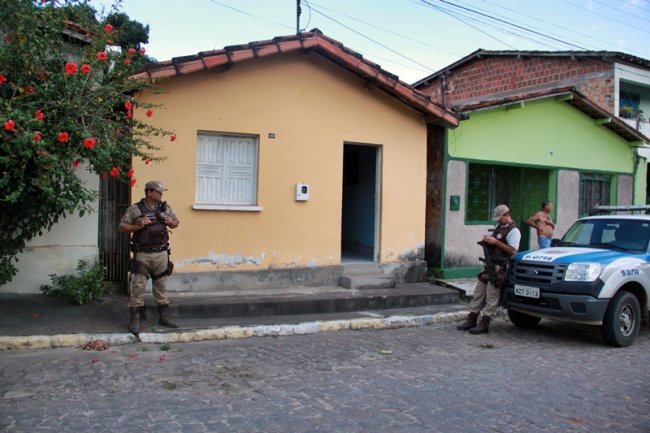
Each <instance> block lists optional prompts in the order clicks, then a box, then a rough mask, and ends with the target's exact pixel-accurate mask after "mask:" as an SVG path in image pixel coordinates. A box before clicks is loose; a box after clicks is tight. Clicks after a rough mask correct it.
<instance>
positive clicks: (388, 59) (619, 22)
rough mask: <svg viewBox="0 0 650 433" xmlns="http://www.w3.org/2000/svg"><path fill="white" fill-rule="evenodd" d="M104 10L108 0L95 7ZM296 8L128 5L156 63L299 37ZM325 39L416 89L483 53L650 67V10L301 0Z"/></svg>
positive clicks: (238, 3) (289, 2)
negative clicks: (605, 58) (594, 58)
mask: <svg viewBox="0 0 650 433" xmlns="http://www.w3.org/2000/svg"><path fill="white" fill-rule="evenodd" d="M90 3H91V4H92V5H93V6H95V7H96V8H97V9H99V10H101V9H102V7H104V6H106V5H110V4H112V1H110V0H91V1H90ZM296 3H297V0H122V3H121V11H122V12H125V13H127V14H128V15H129V17H130V18H131V19H134V20H136V21H139V22H141V23H143V24H148V25H149V26H150V30H149V43H148V44H147V45H145V48H146V50H147V54H149V55H150V56H152V57H154V58H156V59H157V60H159V61H163V60H169V59H171V58H173V57H179V56H186V55H192V54H197V53H199V52H201V51H210V50H217V49H222V48H224V47H226V46H229V45H240V44H246V43H249V42H254V41H263V40H268V39H272V38H274V37H276V36H286V35H293V34H295V33H296V31H297V28H298V25H297V20H296V9H297V7H296ZM299 28H300V29H301V30H303V31H305V30H311V29H314V28H318V29H320V30H321V31H322V32H323V33H324V34H325V35H326V36H328V37H330V38H333V39H336V40H337V41H339V42H341V43H342V44H344V45H345V46H346V47H348V48H350V49H352V50H354V51H356V52H358V53H360V54H362V55H363V57H364V58H366V59H368V60H370V61H373V62H375V63H377V64H379V65H380V66H381V67H382V68H383V69H385V70H386V71H388V72H390V73H392V74H395V75H398V76H399V77H400V79H401V80H402V81H405V82H407V83H413V82H415V81H418V80H420V79H422V78H424V77H426V76H428V75H430V74H432V73H434V72H436V71H438V70H440V69H442V68H444V67H445V66H447V65H450V64H452V63H454V62H456V61H457V60H460V59H462V58H463V57H465V56H467V55H469V54H471V53H472V52H474V51H476V50H477V49H479V48H483V49H489V50H542V51H558V50H560V51H567V50H568V51H581V50H595V51H618V52H624V53H627V54H631V55H634V56H638V57H642V58H645V59H650V0H302V1H301V14H300V21H299Z"/></svg>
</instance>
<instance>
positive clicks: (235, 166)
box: [196, 133, 257, 205]
mask: <svg viewBox="0 0 650 433" xmlns="http://www.w3.org/2000/svg"><path fill="white" fill-rule="evenodd" d="M256 197H257V140H256V138H255V137H246V136H236V135H217V134H207V133H200V134H199V137H198V146H197V170H196V202H197V203H198V204H219V205H255V204H256Z"/></svg>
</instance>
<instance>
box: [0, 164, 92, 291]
mask: <svg viewBox="0 0 650 433" xmlns="http://www.w3.org/2000/svg"><path fill="white" fill-rule="evenodd" d="M77 170H79V177H81V178H82V179H83V180H84V182H85V183H86V186H87V187H88V188H90V189H92V190H95V191H98V190H99V177H98V176H97V175H95V174H91V173H89V172H88V171H87V170H86V169H82V166H79V168H78V169H77ZM93 207H94V210H95V211H94V212H92V213H87V214H86V215H84V216H83V217H82V218H79V216H78V215H77V214H74V215H68V216H67V217H66V218H61V219H59V222H58V223H57V224H56V225H55V226H54V227H53V228H52V230H51V231H49V232H48V233H44V234H43V236H39V237H37V238H34V239H32V240H31V241H30V242H29V243H28V244H27V247H26V248H25V250H24V251H23V252H22V253H21V254H20V255H19V256H18V258H19V260H20V261H19V262H18V263H17V268H18V274H16V275H15V276H14V277H13V279H12V281H10V282H9V283H7V284H5V285H2V286H0V292H1V293H40V290H39V287H40V286H41V284H49V283H50V282H51V280H50V277H49V274H59V275H61V274H74V272H75V269H76V267H77V261H78V260H79V259H85V260H90V261H93V260H94V259H95V258H96V257H97V255H98V252H99V245H98V233H99V214H98V212H97V203H95V205H94V206H93Z"/></svg>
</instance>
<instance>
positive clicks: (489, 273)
mask: <svg viewBox="0 0 650 433" xmlns="http://www.w3.org/2000/svg"><path fill="white" fill-rule="evenodd" d="M492 220H493V221H498V223H497V225H496V227H494V231H493V233H492V235H488V236H484V237H483V241H482V242H483V243H484V244H485V245H486V247H487V249H488V251H489V252H490V256H491V257H489V258H488V257H485V259H486V260H485V268H484V269H483V271H482V272H481V273H480V274H479V275H478V281H477V282H476V286H475V287H474V297H473V298H472V301H471V302H470V303H469V311H470V313H469V316H467V320H465V322H464V323H462V324H460V325H458V326H457V327H456V328H457V329H458V330H459V331H467V330H469V332H470V333H471V334H487V333H488V332H489V329H490V320H492V316H494V313H496V310H497V305H498V304H499V297H500V295H501V288H502V284H503V283H505V276H506V275H505V272H506V266H507V263H508V261H509V260H510V257H512V255H514V254H515V253H516V252H517V250H518V249H519V242H520V240H521V232H520V231H519V229H518V228H517V225H516V224H515V222H514V221H513V220H512V217H511V216H510V209H509V208H508V206H506V205H505V204H500V205H499V206H497V207H496V208H494V211H493V212H492ZM488 267H489V268H490V269H488ZM493 276H494V277H495V278H492V277H493ZM479 314H481V320H480V322H479V320H478V318H479Z"/></svg>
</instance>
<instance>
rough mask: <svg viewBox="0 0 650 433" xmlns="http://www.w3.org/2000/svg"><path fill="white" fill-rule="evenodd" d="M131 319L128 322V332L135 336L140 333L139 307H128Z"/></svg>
mask: <svg viewBox="0 0 650 433" xmlns="http://www.w3.org/2000/svg"><path fill="white" fill-rule="evenodd" d="M129 313H130V314H131V319H130V321H129V332H130V333H131V334H134V335H137V334H138V332H140V307H129Z"/></svg>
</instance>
